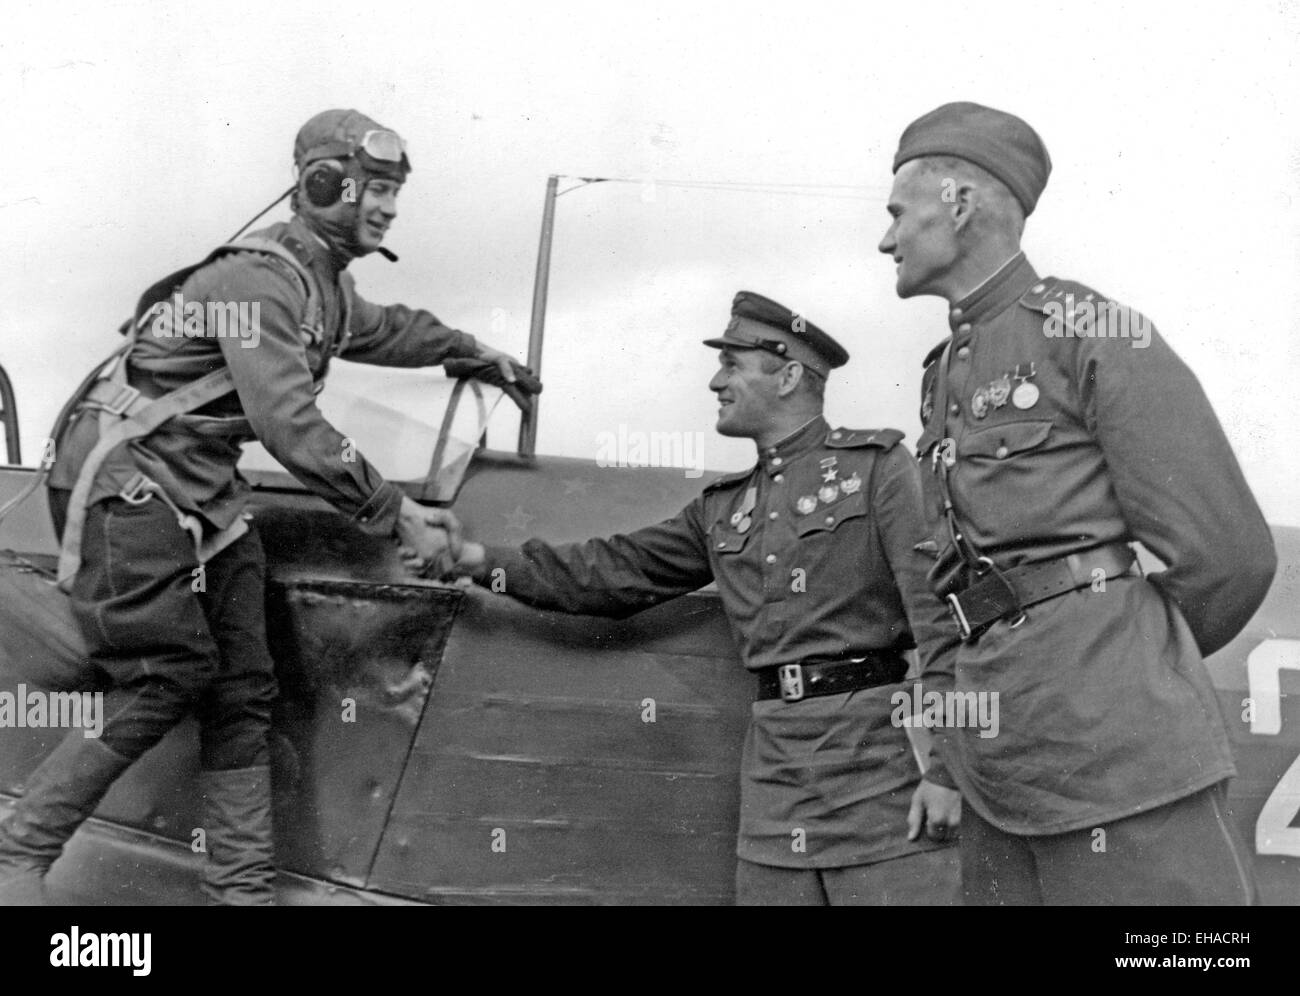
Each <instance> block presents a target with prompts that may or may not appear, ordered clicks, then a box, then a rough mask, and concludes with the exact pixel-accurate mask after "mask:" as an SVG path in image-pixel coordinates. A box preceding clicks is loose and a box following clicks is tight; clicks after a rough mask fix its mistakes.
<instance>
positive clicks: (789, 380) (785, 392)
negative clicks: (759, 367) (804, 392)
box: [776, 360, 803, 398]
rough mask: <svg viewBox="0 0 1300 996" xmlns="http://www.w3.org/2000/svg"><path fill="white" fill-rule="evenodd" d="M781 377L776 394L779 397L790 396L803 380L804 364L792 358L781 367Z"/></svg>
mask: <svg viewBox="0 0 1300 996" xmlns="http://www.w3.org/2000/svg"><path fill="white" fill-rule="evenodd" d="M780 376H781V379H780V381H779V382H778V383H777V385H776V395H777V397H778V398H788V397H789V396H790V395H791V394H793V393H794V392H795V391H796V390H797V389H798V387H799V384H800V382H801V381H802V380H803V364H802V363H800V362H799V361H798V360H791V361H790V362H789V363H787V364H786V365H785V366H783V367H782V368H781V374H780Z"/></svg>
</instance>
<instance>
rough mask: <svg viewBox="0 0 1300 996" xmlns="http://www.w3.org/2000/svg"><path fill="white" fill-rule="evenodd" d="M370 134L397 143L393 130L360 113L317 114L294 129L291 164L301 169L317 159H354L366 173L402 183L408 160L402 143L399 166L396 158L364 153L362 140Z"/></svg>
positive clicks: (350, 111)
mask: <svg viewBox="0 0 1300 996" xmlns="http://www.w3.org/2000/svg"><path fill="white" fill-rule="evenodd" d="M374 133H380V134H382V135H384V136H391V140H390V142H389V143H388V144H389V145H390V146H391V145H392V143H393V142H397V143H401V139H400V138H399V137H398V135H397V133H396V132H395V131H393V130H392V129H391V128H385V127H384V126H383V125H381V124H380V123H379V122H377V121H375V120H374V119H373V118H368V117H366V115H364V114H362V113H361V112H360V111H355V110H344V109H342V108H337V109H334V110H329V111H321V112H320V113H319V114H317V115H315V116H314V117H312V118H311V119H310V120H309V121H308V122H307V123H306V124H305V125H303V126H302V127H301V128H300V129H298V137H297V138H295V139H294V143H293V161H294V164H295V165H296V166H297V167H298V169H299V170H302V169H304V168H305V167H306V166H307V165H308V164H310V163H314V162H316V161H317V160H318V159H348V158H352V157H356V158H357V159H358V160H359V161H360V162H361V164H362V165H363V166H365V168H366V169H367V170H368V171H369V172H371V173H375V174H378V175H381V176H391V177H392V178H393V179H396V180H398V181H404V180H405V179H406V174H407V173H409V172H410V171H411V161H410V160H409V159H408V158H407V157H406V150H405V143H401V144H402V148H401V161H400V163H399V162H398V161H396V160H397V157H396V155H394V156H393V159H392V160H391V161H390V160H387V159H382V158H376V157H374V156H372V155H369V154H368V153H367V151H366V146H367V144H368V143H367V142H366V138H367V136H368V135H373V134H374ZM372 147H374V146H372ZM393 151H394V152H395V151H396V150H395V149H394V150H393ZM380 154H381V155H383V154H384V153H380Z"/></svg>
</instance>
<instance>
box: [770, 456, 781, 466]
mask: <svg viewBox="0 0 1300 996" xmlns="http://www.w3.org/2000/svg"><path fill="white" fill-rule="evenodd" d="M772 466H773V467H779V466H781V458H780V457H772Z"/></svg>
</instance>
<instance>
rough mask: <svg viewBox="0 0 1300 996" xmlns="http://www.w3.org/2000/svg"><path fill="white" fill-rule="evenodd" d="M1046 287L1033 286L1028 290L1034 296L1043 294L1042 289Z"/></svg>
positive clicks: (1040, 285) (1044, 285)
mask: <svg viewBox="0 0 1300 996" xmlns="http://www.w3.org/2000/svg"><path fill="white" fill-rule="evenodd" d="M1046 286H1047V284H1034V286H1033V287H1031V288H1030V290H1032V291H1033V292H1034V293H1035V294H1041V293H1043V289H1044V288H1045V287H1046Z"/></svg>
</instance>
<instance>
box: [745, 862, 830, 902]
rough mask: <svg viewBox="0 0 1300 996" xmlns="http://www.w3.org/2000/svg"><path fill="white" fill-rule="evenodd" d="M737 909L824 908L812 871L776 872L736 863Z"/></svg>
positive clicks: (773, 868)
mask: <svg viewBox="0 0 1300 996" xmlns="http://www.w3.org/2000/svg"><path fill="white" fill-rule="evenodd" d="M736 905H737V906H826V905H828V903H827V899H826V891H825V889H823V888H822V880H821V875H820V874H819V873H818V871H817V869H816V868H778V867H776V866H775V865H759V864H755V863H754V862H752V861H746V860H744V859H743V858H740V859H738V860H737V861H736Z"/></svg>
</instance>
